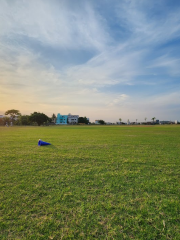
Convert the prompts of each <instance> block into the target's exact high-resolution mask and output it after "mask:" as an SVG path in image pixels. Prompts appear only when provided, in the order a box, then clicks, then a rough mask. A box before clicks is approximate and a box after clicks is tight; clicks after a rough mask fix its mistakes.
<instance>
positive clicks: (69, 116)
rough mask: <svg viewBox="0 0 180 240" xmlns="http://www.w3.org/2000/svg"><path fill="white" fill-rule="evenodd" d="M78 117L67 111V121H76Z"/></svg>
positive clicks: (71, 122)
mask: <svg viewBox="0 0 180 240" xmlns="http://www.w3.org/2000/svg"><path fill="white" fill-rule="evenodd" d="M78 118H79V115H71V114H70V113H69V114H68V123H69V124H75V123H78Z"/></svg>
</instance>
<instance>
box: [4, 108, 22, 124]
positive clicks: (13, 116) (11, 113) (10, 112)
mask: <svg viewBox="0 0 180 240" xmlns="http://www.w3.org/2000/svg"><path fill="white" fill-rule="evenodd" d="M5 115H9V116H10V119H11V120H12V121H14V120H15V119H16V118H17V117H19V116H21V113H20V112H19V110H16V109H11V110H8V111H6V112H5Z"/></svg>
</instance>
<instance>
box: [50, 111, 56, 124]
mask: <svg viewBox="0 0 180 240" xmlns="http://www.w3.org/2000/svg"><path fill="white" fill-rule="evenodd" d="M51 120H52V122H53V123H55V122H56V115H55V114H54V113H53V115H52V117H51Z"/></svg>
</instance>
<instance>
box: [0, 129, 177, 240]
mask: <svg viewBox="0 0 180 240" xmlns="http://www.w3.org/2000/svg"><path fill="white" fill-rule="evenodd" d="M39 138H41V139H42V140H44V141H47V142H50V143H51V144H52V145H50V146H44V147H38V146H37V143H38V139H39ZM0 177H1V182H0V189H1V194H0V227H1V230H0V232H1V234H0V239H151V240H152V239H173V240H174V239H180V126H60V127H12V128H11V127H9V128H6V127H0Z"/></svg>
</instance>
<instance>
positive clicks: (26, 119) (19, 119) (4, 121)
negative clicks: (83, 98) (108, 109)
mask: <svg viewBox="0 0 180 240" xmlns="http://www.w3.org/2000/svg"><path fill="white" fill-rule="evenodd" d="M4 115H5V116H4V117H3V118H0V125H12V124H13V125H38V126H41V125H49V124H55V122H56V115H55V114H54V113H53V114H52V117H48V116H47V115H46V114H44V113H41V112H33V113H31V114H30V115H22V114H21V113H20V111H19V110H16V109H11V110H7V111H6V112H5V114H4ZM78 123H81V124H88V123H89V120H88V119H87V118H86V117H79V118H78Z"/></svg>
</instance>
